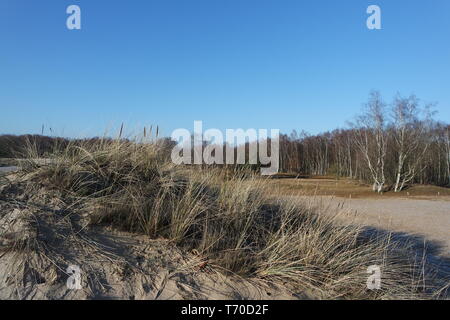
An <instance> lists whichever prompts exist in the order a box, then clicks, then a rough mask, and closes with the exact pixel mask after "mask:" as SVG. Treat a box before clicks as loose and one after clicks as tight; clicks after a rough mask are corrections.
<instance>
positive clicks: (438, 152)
mask: <svg viewBox="0 0 450 320" xmlns="http://www.w3.org/2000/svg"><path fill="white" fill-rule="evenodd" d="M432 110H433V104H422V103H421V102H420V100H419V99H418V98H417V97H416V96H415V95H410V96H408V97H402V96H401V95H399V94H398V95H396V96H395V97H394V99H393V100H392V102H390V103H386V102H385V101H384V100H383V98H382V96H381V94H380V93H379V92H377V91H374V92H372V93H371V94H370V96H369V99H368V102H367V103H366V104H365V105H364V107H363V110H362V111H361V113H360V114H358V115H357V116H356V118H355V120H354V121H353V122H350V123H349V125H348V127H347V128H345V129H337V130H334V131H331V132H325V133H322V134H317V135H309V134H308V133H306V132H304V131H301V132H300V133H299V132H297V131H295V130H294V131H293V132H292V133H291V134H289V135H288V134H281V135H280V145H279V150H280V151H279V152H280V164H279V168H280V172H283V173H293V174H297V175H307V176H324V175H328V176H329V175H333V176H336V177H348V178H351V179H358V180H361V181H365V182H367V183H370V184H371V185H372V188H373V191H375V192H383V191H387V190H393V191H395V192H399V191H401V190H404V189H405V188H407V187H408V186H409V185H411V184H414V183H419V184H433V185H438V186H449V187H450V125H449V124H447V123H443V122H439V121H436V120H434V115H435V114H434V113H433V111H432ZM121 132H122V128H121ZM120 136H121V135H119V137H120ZM145 136H146V134H145V130H144V137H145ZM104 139H105V138H92V139H80V140H69V139H64V138H55V137H47V136H43V135H25V136H13V135H3V136H0V158H2V157H4V158H14V157H20V156H21V152H22V151H23V149H24V147H26V146H27V145H30V143H32V144H33V146H34V148H35V149H36V152H35V153H36V154H38V155H40V156H45V155H46V154H49V153H51V152H52V151H53V150H54V149H55V148H56V147H64V146H66V145H67V144H68V143H69V142H70V141H71V143H80V144H85V143H96V141H100V140H102V141H103V142H104ZM110 140H112V139H110ZM158 141H159V143H161V144H162V145H164V146H165V148H163V150H165V152H167V153H168V154H169V155H170V150H171V148H173V146H174V145H175V142H173V141H171V140H170V139H169V138H159V140H158ZM223 147H224V148H225V147H226V146H223ZM235 151H236V152H235V153H234V154H235V155H234V157H236V154H237V151H238V150H237V149H236V150H235ZM245 153H246V154H247V155H248V154H249V144H248V143H247V144H246V145H245ZM249 167H250V168H252V169H254V170H260V167H261V165H256V166H254V165H252V166H249Z"/></svg>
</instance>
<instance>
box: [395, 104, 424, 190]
mask: <svg viewBox="0 0 450 320" xmlns="http://www.w3.org/2000/svg"><path fill="white" fill-rule="evenodd" d="M430 107H431V106H427V107H426V108H424V109H421V108H420V105H419V100H418V99H417V97H416V96H415V95H411V96H409V97H408V98H402V97H401V96H400V95H397V96H396V97H395V99H394V102H393V104H392V117H393V125H392V130H391V132H392V136H393V143H394V150H395V151H396V152H397V159H396V160H397V163H396V172H395V183H394V191H395V192H399V191H401V190H402V189H403V188H404V187H405V185H406V184H407V183H409V182H410V181H412V180H413V179H414V177H415V176H416V174H417V172H418V171H421V170H422V169H423V167H422V166H423V162H422V158H423V156H424V155H425V152H426V151H427V149H428V146H429V144H428V143H427V137H428V133H429V132H430V125H429V124H430V121H431V120H430V119H431V115H430V113H429V112H428V110H429V109H430ZM422 113H425V114H426V118H425V119H420V116H421V114H422Z"/></svg>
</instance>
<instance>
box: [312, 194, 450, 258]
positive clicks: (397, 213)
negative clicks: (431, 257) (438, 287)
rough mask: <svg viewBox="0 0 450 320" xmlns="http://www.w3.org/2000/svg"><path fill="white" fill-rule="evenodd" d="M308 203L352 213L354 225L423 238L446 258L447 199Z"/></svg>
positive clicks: (449, 251)
mask: <svg viewBox="0 0 450 320" xmlns="http://www.w3.org/2000/svg"><path fill="white" fill-rule="evenodd" d="M306 198H308V197H306ZM310 198H311V197H310ZM311 199H313V201H314V202H322V203H324V204H325V205H328V206H330V207H331V208H342V209H344V210H348V211H352V212H354V213H355V219H356V221H357V222H359V223H362V224H364V225H367V226H372V227H375V228H379V229H383V230H389V231H394V232H399V233H407V234H411V235H417V236H423V237H424V238H425V239H427V240H431V241H434V242H436V244H437V245H438V246H439V247H440V250H438V251H439V252H438V253H439V254H441V255H447V256H450V197H441V199H439V200H437V199H433V198H430V199H405V198H388V199H379V198H378V199H343V198H337V197H331V196H318V197H315V198H311ZM329 211H330V212H333V210H329Z"/></svg>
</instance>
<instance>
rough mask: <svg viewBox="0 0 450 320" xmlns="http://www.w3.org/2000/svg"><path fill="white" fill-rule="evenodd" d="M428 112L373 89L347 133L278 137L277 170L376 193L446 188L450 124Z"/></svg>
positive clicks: (408, 100)
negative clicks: (351, 182) (344, 181)
mask: <svg viewBox="0 0 450 320" xmlns="http://www.w3.org/2000/svg"><path fill="white" fill-rule="evenodd" d="M432 108H433V105H432V104H425V105H423V104H421V102H420V100H419V99H418V98H417V97H416V96H415V95H411V96H409V97H402V96H401V95H399V94H398V95H397V96H395V97H394V99H393V101H392V102H391V103H389V104H388V103H386V102H385V101H384V100H383V98H382V96H381V94H380V93H379V92H376V91H374V92H372V93H371V94H370V97H369V100H368V102H367V103H366V104H365V105H364V108H363V110H362V112H361V113H360V114H359V115H358V116H357V117H356V119H355V120H354V121H353V122H352V123H349V126H348V128H346V129H339V130H334V131H331V132H325V133H323V134H318V135H309V134H307V133H305V132H301V133H298V132H296V131H295V130H294V131H293V132H292V133H291V134H290V135H286V134H284V135H282V136H281V138H280V150H281V152H280V157H281V159H280V167H281V171H282V172H290V173H298V174H306V175H336V176H338V177H349V178H352V179H359V180H363V181H366V182H370V183H371V184H372V186H373V190H374V191H376V192H382V191H386V190H393V191H395V192H398V191H401V190H403V189H405V188H407V187H408V186H409V185H410V184H412V183H421V184H434V185H439V186H450V125H449V124H446V123H442V122H438V121H435V120H434V119H433V117H434V113H433V111H432Z"/></svg>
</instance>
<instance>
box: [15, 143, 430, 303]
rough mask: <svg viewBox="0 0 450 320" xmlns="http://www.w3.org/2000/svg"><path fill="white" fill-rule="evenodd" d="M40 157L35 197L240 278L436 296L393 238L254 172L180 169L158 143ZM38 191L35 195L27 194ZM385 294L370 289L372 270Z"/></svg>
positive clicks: (33, 174) (70, 149) (33, 172)
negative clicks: (168, 244)
mask: <svg viewBox="0 0 450 320" xmlns="http://www.w3.org/2000/svg"><path fill="white" fill-rule="evenodd" d="M35 156H36V155H35V154H34V152H33V148H32V147H30V148H29V161H28V162H27V163H25V164H24V170H23V173H22V174H23V175H24V177H25V179H26V181H28V183H29V186H30V190H32V189H33V188H34V189H36V190H37V189H39V190H40V192H42V190H46V189H47V190H50V189H52V190H57V191H58V192H60V193H61V197H62V198H63V199H64V201H65V202H68V203H76V204H78V205H80V204H81V205H82V206H83V207H84V210H85V211H86V212H88V213H89V218H90V223H91V224H105V223H108V224H111V225H113V226H115V227H117V228H120V229H124V230H127V231H132V232H138V233H143V234H146V235H148V236H149V237H152V238H165V239H169V240H170V241H172V242H173V243H175V244H177V245H178V246H179V247H180V248H183V249H186V250H195V252H198V253H199V255H201V256H202V257H204V260H205V261H208V263H209V265H211V266H213V267H215V268H217V269H218V270H222V271H223V272H231V273H234V274H238V275H240V276H243V277H248V278H256V279H260V280H263V281H267V282H268V283H277V284H282V285H285V286H287V287H289V288H292V289H293V290H303V289H304V290H312V291H313V292H315V293H316V296H317V297H318V298H319V297H320V298H333V299H334V298H346V299H389V298H400V299H402V298H425V297H431V296H432V294H433V292H434V288H433V287H432V286H431V287H429V288H424V287H423V283H424V279H425V275H423V274H422V273H421V270H422V269H421V266H420V264H418V263H417V261H416V259H415V258H414V254H412V252H411V251H410V250H409V249H408V248H407V247H405V246H404V245H400V244H399V243H396V242H393V241H391V239H390V238H389V236H379V235H373V234H372V235H368V234H365V233H364V232H363V230H362V229H361V228H360V227H358V226H355V225H342V224H341V223H340V222H339V219H338V214H339V213H336V214H335V215H331V216H330V215H325V214H321V212H320V208H313V207H309V206H308V205H306V204H304V203H297V202H286V201H281V200H277V199H276V198H272V197H270V196H269V194H270V190H269V189H270V188H272V186H271V184H270V183H267V182H268V181H267V180H265V179H261V178H260V177H255V176H252V175H251V174H250V173H246V174H242V172H239V171H231V172H230V171H229V170H228V171H227V170H224V169H219V168H206V169H205V168H203V169H202V168H192V167H183V166H174V165H172V163H171V162H170V161H169V159H168V157H167V152H165V151H164V146H161V145H158V143H134V142H128V141H121V140H117V141H100V142H97V143H91V144H86V145H74V144H72V145H71V144H69V145H68V146H66V147H64V149H61V150H55V152H54V154H53V155H52V159H51V161H49V162H47V163H46V164H45V163H44V164H43V163H42V162H40V163H39V162H36V161H34V160H33V159H34V158H35ZM30 192H32V191H30ZM371 265H378V266H380V267H381V270H382V288H381V290H377V291H369V290H367V288H366V281H367V278H368V274H367V268H368V267H369V266H371Z"/></svg>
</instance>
